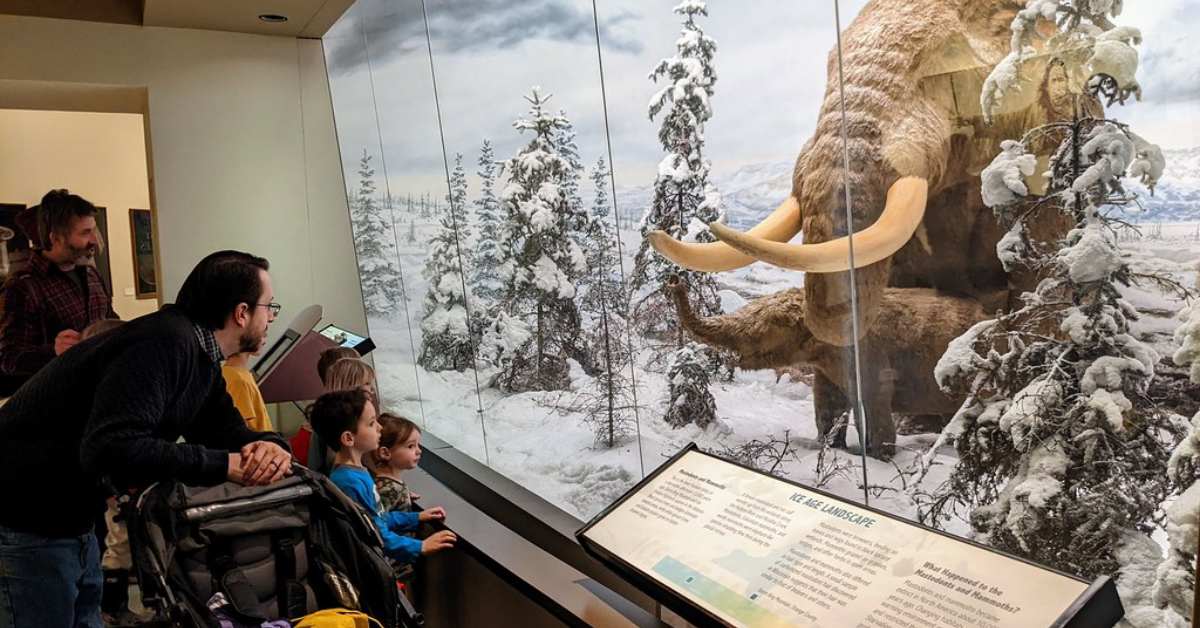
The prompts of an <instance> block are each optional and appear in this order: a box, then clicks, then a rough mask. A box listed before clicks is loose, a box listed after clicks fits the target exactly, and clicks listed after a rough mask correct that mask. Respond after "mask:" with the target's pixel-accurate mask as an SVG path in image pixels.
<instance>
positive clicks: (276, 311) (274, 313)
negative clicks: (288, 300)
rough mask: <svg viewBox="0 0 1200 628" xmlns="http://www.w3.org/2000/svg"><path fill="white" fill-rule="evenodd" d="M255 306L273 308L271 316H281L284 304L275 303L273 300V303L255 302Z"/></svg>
mask: <svg viewBox="0 0 1200 628" xmlns="http://www.w3.org/2000/svg"><path fill="white" fill-rule="evenodd" d="M254 307H265V308H267V309H268V310H271V316H272V317H275V316H279V311H280V310H282V309H283V306H282V305H280V304H278V303H274V302H271V303H255V304H254Z"/></svg>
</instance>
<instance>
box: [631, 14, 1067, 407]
mask: <svg viewBox="0 0 1200 628" xmlns="http://www.w3.org/2000/svg"><path fill="white" fill-rule="evenodd" d="M1023 6H1024V3H1023V2H1014V1H1009V0H872V1H871V2H869V3H868V4H867V5H866V7H864V8H863V10H862V11H861V12H860V13H859V15H858V16H857V17H856V18H855V19H854V21H853V22H852V23H851V24H850V25H849V27H848V28H847V29H846V31H845V32H844V33H843V36H842V49H841V57H842V59H843V66H842V68H841V70H840V73H841V75H843V76H844V83H842V84H840V85H839V81H838V77H839V68H838V57H837V53H836V51H835V52H834V53H831V55H830V59H829V79H828V82H827V87H826V92H825V100H824V102H823V104H822V107H821V111H820V117H819V119H818V121H817V124H816V130H815V132H814V135H813V137H812V138H811V139H810V140H809V141H808V143H807V144H806V145H805V146H804V148H803V149H802V150H801V152H800V155H799V157H798V158H797V159H796V165H795V168H794V171H793V175H792V189H791V194H790V196H789V197H788V198H787V199H785V200H784V201H783V202H782V203H781V204H780V205H779V207H778V208H777V209H776V210H775V211H774V212H773V213H772V214H771V215H770V216H769V217H767V218H766V219H764V220H763V221H762V222H761V223H760V224H759V225H757V226H756V227H754V228H752V229H750V230H749V231H747V232H745V233H741V232H738V231H735V230H733V229H730V228H729V227H726V226H725V225H721V224H716V223H714V224H712V225H710V227H711V229H712V232H713V233H714V234H715V235H716V236H717V238H718V239H719V240H720V241H719V242H714V243H708V244H696V243H684V242H679V241H677V240H674V239H672V238H670V237H669V236H667V235H666V234H664V233H661V232H654V233H650V234H647V237H648V239H649V240H650V243H651V244H652V245H653V246H654V248H655V249H656V250H657V251H658V252H659V253H661V254H662V255H664V256H666V257H667V258H669V259H671V260H672V261H674V262H675V263H677V264H679V265H680V266H683V267H685V268H690V269H693V270H699V271H706V272H720V271H728V270H733V269H736V268H739V267H742V266H745V265H748V264H750V263H753V262H755V261H764V262H767V263H769V264H773V265H776V266H780V267H784V268H789V269H794V270H799V271H804V273H805V275H804V287H803V299H798V298H796V299H794V303H793V305H792V306H790V307H799V308H803V330H804V332H803V333H805V334H809V335H811V336H812V338H813V339H814V340H816V341H819V342H820V343H823V344H824V345H825V346H828V347H830V349H829V350H830V351H831V352H835V353H836V352H837V351H836V350H835V349H833V348H834V347H848V346H850V345H851V344H853V341H854V340H855V330H856V329H857V336H858V339H859V340H864V339H870V338H873V337H874V336H873V335H872V334H873V333H874V330H875V329H876V326H877V325H878V324H879V323H880V321H883V320H886V318H885V317H887V316H890V315H891V313H892V312H891V308H892V307H893V305H894V304H895V303H901V302H903V301H904V300H905V299H906V298H918V297H917V296H913V297H905V296H903V294H902V292H898V291H895V290H889V289H888V288H892V289H897V288H907V289H912V288H924V289H933V290H934V291H922V292H920V293H913V294H914V295H919V298H920V300H921V302H922V303H923V305H922V308H924V307H926V306H928V311H930V312H938V311H940V309H941V307H942V306H939V305H937V304H938V303H942V304H943V306H944V308H945V309H946V310H947V311H949V310H952V309H954V308H955V307H956V301H955V299H957V298H961V297H967V298H971V299H974V300H976V301H978V302H980V303H982V304H983V305H984V306H985V308H986V309H988V310H994V309H996V308H999V307H1002V306H1005V305H1007V304H1009V302H1010V301H1012V300H1014V299H1015V297H1016V296H1019V294H1020V293H1021V292H1022V291H1024V290H1026V289H1029V288H1031V287H1032V285H1033V280H1034V279H1035V278H1034V277H1033V276H1032V274H1030V275H1028V276H1027V275H1024V274H1021V273H1020V272H1019V271H1014V272H1007V271H1006V270H1005V268H1004V267H1003V266H1002V265H1001V263H1000V261H999V259H998V258H997V254H996V245H997V243H998V242H999V241H1000V239H1001V237H1002V236H1003V235H1004V232H1005V229H1004V228H1003V227H1002V226H1001V225H999V224H997V221H996V219H995V218H994V216H993V214H992V212H991V210H990V209H988V208H987V207H985V206H984V205H983V203H982V200H981V195H980V176H979V175H980V171H981V170H982V169H983V167H984V166H986V165H987V164H988V163H989V162H990V161H991V159H992V158H993V157H994V156H995V155H996V153H997V152H999V144H1000V141H1002V140H1003V139H1008V138H1013V137H1020V135H1021V133H1022V132H1023V130H1024V129H1026V128H1029V127H1030V125H1033V124H1036V123H1040V122H1043V121H1046V120H1047V119H1048V118H1052V117H1054V116H1055V115H1056V114H1055V113H1054V111H1052V110H1051V108H1050V106H1049V105H1048V104H1047V103H1048V102H1049V101H1048V100H1047V99H1045V98H1042V99H1039V98H1038V95H1039V88H1038V83H1039V81H1040V82H1042V83H1043V85H1042V87H1045V82H1046V81H1047V79H1046V78H1045V77H1043V76H1041V75H1040V74H1039V72H1040V70H1038V69H1037V67H1038V66H1037V65H1036V63H1030V64H1028V65H1027V66H1026V67H1028V68H1030V69H1032V70H1033V71H1030V72H1029V75H1030V76H1028V77H1022V79H1021V80H1022V82H1023V83H1026V84H1028V85H1029V87H1031V88H1030V89H1024V86H1023V87H1022V89H1020V90H1015V93H1016V94H1017V97H1016V98H1007V97H1006V98H1005V101H1006V102H1005V103H1004V108H1003V109H1002V110H1001V111H999V112H989V113H999V115H995V116H984V112H983V111H982V107H981V105H980V93H981V88H982V87H983V84H984V81H985V79H986V77H987V75H988V73H989V72H990V70H991V68H992V67H994V66H995V65H996V63H997V62H999V61H1000V60H1001V59H1002V58H1003V57H1004V55H1005V54H1006V53H1007V52H1008V49H1009V43H1010V37H1011V32H1010V30H1009V25H1010V24H1011V22H1012V20H1013V17H1014V16H1015V14H1016V12H1017V11H1018V10H1020V9H1021V8H1022V7H1023ZM1040 67H1041V68H1042V69H1045V68H1046V64H1045V63H1042V64H1041V66H1040ZM843 94H844V108H845V110H844V112H843V109H842V107H843V100H842V98H843ZM985 118H990V119H991V123H990V124H989V123H986V122H985V121H984V120H985ZM847 188H848V192H849V193H847ZM847 203H850V214H852V216H853V226H854V228H855V229H857V231H856V232H855V233H854V236H853V265H854V267H855V269H856V271H855V275H854V277H855V286H854V287H855V288H856V289H857V290H856V293H857V301H858V307H857V309H856V310H855V309H854V308H852V307H851V293H852V291H851V289H850V288H851V281H850V277H851V276H850V273H849V272H848V271H849V270H850V266H851V250H850V246H851V242H850V239H849V238H848V237H847V234H848V233H849V225H848V224H847ZM1065 226H1066V225H1065V223H1063V222H1062V221H1061V219H1059V218H1056V217H1052V216H1046V217H1044V218H1043V217H1038V218H1035V219H1033V221H1032V222H1031V223H1030V224H1029V225H1027V229H1026V237H1028V238H1030V239H1031V240H1041V241H1049V240H1052V239H1056V238H1058V237H1060V236H1061V235H1062V234H1063V233H1064V232H1065ZM801 232H802V233H803V242H801V243H791V242H789V241H790V240H791V239H792V238H793V237H794V236H796V234H797V233H801ZM935 291H936V292H935ZM794 294H796V295H798V293H794ZM765 307H766V306H765V305H763V306H759V307H757V308H755V309H754V311H753V312H740V313H739V315H746V316H750V315H767V314H764V308H765ZM854 312H857V321H855V320H853V318H852V317H854V316H855V314H854ZM855 322H857V325H855V324H854V323H855ZM887 324H888V325H891V324H892V323H891V322H888V323H887ZM933 331H935V330H932V329H927V328H922V330H921V333H926V332H929V333H932V332H933ZM924 340H925V341H926V342H928V343H929V345H930V346H931V347H932V346H934V345H936V344H938V342H940V340H938V339H937V337H936V336H929V337H927V338H925V339H924ZM870 345H871V343H870V342H866V343H864V344H863V345H862V347H861V350H860V354H861V355H862V361H863V373H864V375H863V377H864V379H865V380H866V381H865V382H864V386H866V385H867V384H868V383H870V382H874V381H878V380H879V379H880V377H881V376H882V375H883V374H884V373H883V369H884V368H888V367H880V366H879V365H878V364H877V363H875V362H873V360H875V359H876V358H875V356H876V354H877V353H880V352H882V353H886V350H885V349H876V348H873V347H871V346H870ZM941 346H943V347H944V343H942V344H941ZM848 353H849V352H848V351H847V352H845V354H844V355H843V358H841V362H842V364H843V365H849V364H851V362H850V361H849V360H850V358H849V355H848ZM926 366H929V365H926V364H916V365H911V368H918V367H919V368H925V367H926ZM907 368H910V366H908V365H902V366H901V367H900V368H899V369H897V368H896V367H894V366H893V367H890V369H891V370H899V371H901V372H900V374H899V378H900V381H901V382H902V384H901V387H903V386H904V385H907V384H906V383H907V382H918V381H922V378H928V377H929V373H930V371H929V370H925V371H923V372H912V373H909V372H905V369H907ZM850 377H851V376H850V374H849V371H845V372H843V373H840V374H838V377H836V378H834V379H837V380H841V381H847V380H849V379H850ZM864 392H866V391H864Z"/></svg>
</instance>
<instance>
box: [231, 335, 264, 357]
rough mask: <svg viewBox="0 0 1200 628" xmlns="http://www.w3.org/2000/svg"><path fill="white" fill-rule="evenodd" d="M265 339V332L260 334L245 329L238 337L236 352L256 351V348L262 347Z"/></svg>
mask: <svg viewBox="0 0 1200 628" xmlns="http://www.w3.org/2000/svg"><path fill="white" fill-rule="evenodd" d="M266 340H267V336H266V334H265V333H264V334H260V333H258V332H253V331H249V330H247V331H246V332H245V333H243V334H242V335H241V337H240V338H238V353H258V350H259V349H261V348H262V346H263V343H264V342H266Z"/></svg>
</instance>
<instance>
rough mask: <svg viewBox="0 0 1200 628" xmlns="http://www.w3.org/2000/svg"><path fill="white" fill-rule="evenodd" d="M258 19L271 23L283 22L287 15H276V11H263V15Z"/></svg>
mask: <svg viewBox="0 0 1200 628" xmlns="http://www.w3.org/2000/svg"><path fill="white" fill-rule="evenodd" d="M258 19H260V20H262V21H264V22H269V23H271V24H282V23H284V22H286V21H287V16H286V15H276V14H274V13H263V14H262V15H260V16H258Z"/></svg>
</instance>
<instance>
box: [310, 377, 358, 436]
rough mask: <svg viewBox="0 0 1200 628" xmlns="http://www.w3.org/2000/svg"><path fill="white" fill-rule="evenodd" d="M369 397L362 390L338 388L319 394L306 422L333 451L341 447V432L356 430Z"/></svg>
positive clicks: (353, 431)
mask: <svg viewBox="0 0 1200 628" xmlns="http://www.w3.org/2000/svg"><path fill="white" fill-rule="evenodd" d="M368 401H370V397H368V396H367V393H366V391H362V390H339V391H336V392H329V393H325V394H324V395H321V396H320V397H318V398H317V400H316V402H314V403H313V406H312V412H311V413H310V414H309V417H308V422H309V424H311V425H312V428H313V432H316V434H317V436H320V437H321V440H323V441H325V444H326V445H327V446H329V448H330V449H332V450H334V451H340V450H341V448H342V434H344V433H346V432H350V433H351V434H353V433H355V432H357V431H358V420H359V419H360V418H362V413H363V408H365V407H366V406H367V402H368Z"/></svg>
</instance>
